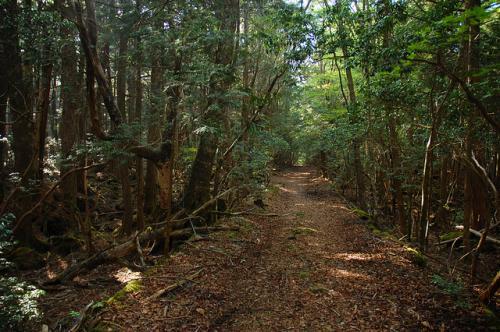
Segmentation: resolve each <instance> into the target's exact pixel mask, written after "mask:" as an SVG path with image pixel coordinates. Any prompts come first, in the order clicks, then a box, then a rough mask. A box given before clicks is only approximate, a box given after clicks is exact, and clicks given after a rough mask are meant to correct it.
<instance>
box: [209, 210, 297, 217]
mask: <svg viewBox="0 0 500 332" xmlns="http://www.w3.org/2000/svg"><path fill="white" fill-rule="evenodd" d="M212 212H213V213H217V214H223V215H226V216H233V217H235V216H259V217H286V216H288V215H291V213H284V214H279V213H258V212H250V211H240V212H224V211H212Z"/></svg>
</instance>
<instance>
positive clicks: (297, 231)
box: [292, 227, 318, 235]
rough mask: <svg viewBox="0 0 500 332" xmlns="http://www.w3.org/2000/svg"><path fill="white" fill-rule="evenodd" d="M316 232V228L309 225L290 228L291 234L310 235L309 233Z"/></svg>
mask: <svg viewBox="0 0 500 332" xmlns="http://www.w3.org/2000/svg"><path fill="white" fill-rule="evenodd" d="M317 232H318V231H317V230H315V229H314V228H310V227H295V228H293V229H292V233H293V235H301V234H306V235H310V234H314V233H317Z"/></svg>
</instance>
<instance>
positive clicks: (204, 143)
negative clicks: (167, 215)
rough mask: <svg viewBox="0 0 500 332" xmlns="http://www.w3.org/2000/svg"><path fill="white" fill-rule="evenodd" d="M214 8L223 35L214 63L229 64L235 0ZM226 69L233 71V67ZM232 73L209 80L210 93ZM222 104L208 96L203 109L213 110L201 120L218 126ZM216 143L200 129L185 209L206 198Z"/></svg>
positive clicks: (220, 2)
mask: <svg viewBox="0 0 500 332" xmlns="http://www.w3.org/2000/svg"><path fill="white" fill-rule="evenodd" d="M214 11H215V16H216V18H217V20H218V24H219V26H220V27H219V31H220V32H221V33H223V34H224V36H223V37H222V38H220V40H219V42H218V44H217V48H216V51H215V56H214V62H215V64H217V65H222V66H226V67H229V66H231V64H232V62H233V54H234V36H235V32H236V28H237V25H238V22H239V1H237V0H216V1H215V2H214ZM230 70H234V68H231V69H230ZM232 76H233V75H231V74H230V73H227V74H226V77H224V78H223V79H221V80H220V82H211V84H210V90H211V91H210V93H211V94H212V95H217V96H219V95H223V93H224V92H225V91H226V90H227V89H228V88H229V86H230V84H231V83H232V81H233V79H234V77H232ZM211 106H217V107H211ZM226 107H227V106H226V105H225V104H224V101H223V99H222V98H221V97H211V98H209V100H208V107H207V109H209V108H213V110H211V111H208V115H207V117H206V119H205V123H207V124H208V125H209V126H210V127H212V128H218V127H219V126H220V125H222V124H223V122H224V121H223V120H224V119H223V117H224V113H225V112H224V110H225V108H226ZM218 143H219V138H218V137H217V134H216V133H214V132H213V131H206V132H204V133H203V134H202V136H201V138H200V143H199V146H198V151H197V152H196V157H195V160H194V163H193V166H192V169H191V175H190V177H189V181H188V184H187V186H186V188H185V191H184V193H185V196H184V202H183V203H184V207H185V208H186V209H188V210H190V209H194V208H195V207H196V206H199V204H200V203H201V202H204V201H206V200H207V199H208V197H210V181H211V179H212V175H213V166H214V159H215V154H216V151H217V147H218Z"/></svg>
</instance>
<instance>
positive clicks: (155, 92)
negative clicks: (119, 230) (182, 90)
mask: <svg viewBox="0 0 500 332" xmlns="http://www.w3.org/2000/svg"><path fill="white" fill-rule="evenodd" d="M162 26H163V22H160V23H158V24H157V28H158V29H161V28H162ZM162 53H163V52H162V48H161V47H158V48H157V49H154V50H152V54H151V57H152V68H151V99H150V105H151V106H150V114H149V124H148V135H147V142H148V144H151V145H155V146H157V145H158V144H159V142H160V140H161V130H160V126H159V119H160V114H161V112H162V109H163V103H164V100H163V98H162V94H163V91H162V90H163V85H164V77H163V76H164V75H165V69H164V67H163V63H162V55H163V54H162ZM144 203H145V205H144V210H145V211H146V212H147V213H151V212H153V210H154V208H155V207H156V206H158V204H157V203H158V169H157V167H156V165H155V163H154V162H153V161H150V160H148V161H147V164H146V184H145V187H144Z"/></svg>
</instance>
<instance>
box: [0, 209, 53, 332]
mask: <svg viewBox="0 0 500 332" xmlns="http://www.w3.org/2000/svg"><path fill="white" fill-rule="evenodd" d="M14 220H15V217H14V215H13V214H6V215H3V216H1V218H0V271H1V272H2V276H1V277H0V330H2V331H5V330H22V326H23V323H26V322H27V321H34V320H37V319H38V318H39V316H40V312H39V310H38V307H37V302H36V300H37V298H39V297H40V296H42V295H43V294H44V292H43V291H42V290H39V289H37V288H36V287H35V286H32V285H29V284H28V283H26V282H23V281H21V280H19V279H18V278H16V277H9V276H7V273H8V271H9V269H10V268H11V267H12V263H11V262H9V261H8V260H6V259H5V255H6V254H7V252H8V251H10V250H12V248H13V245H14V243H13V242H12V241H11V240H10V236H11V231H10V227H11V224H12V222H13V221H14Z"/></svg>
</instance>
